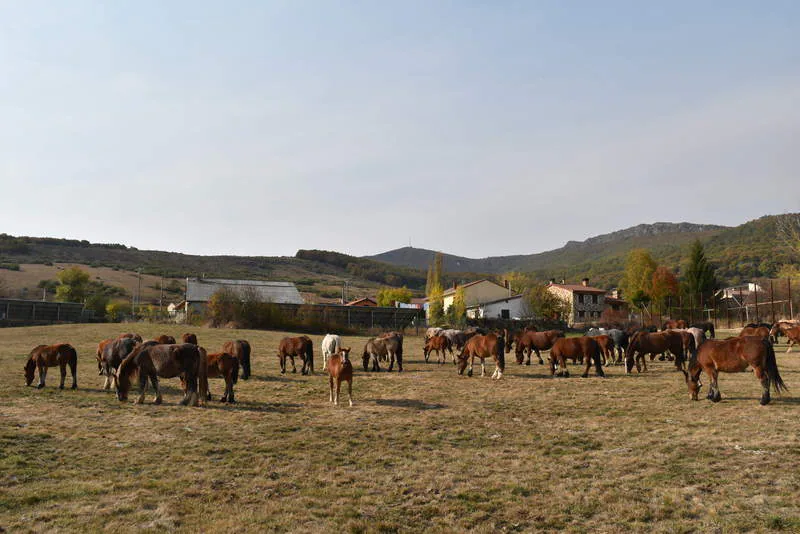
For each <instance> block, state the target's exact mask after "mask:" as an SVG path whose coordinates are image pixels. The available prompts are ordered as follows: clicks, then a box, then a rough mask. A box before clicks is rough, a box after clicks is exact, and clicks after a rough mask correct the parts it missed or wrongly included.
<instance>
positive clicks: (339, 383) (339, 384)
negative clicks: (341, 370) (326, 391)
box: [334, 378, 342, 406]
mask: <svg viewBox="0 0 800 534" xmlns="http://www.w3.org/2000/svg"><path fill="white" fill-rule="evenodd" d="M341 389H342V379H341V378H337V379H336V401H335V402H334V404H335V405H336V406H339V392H340V391H341Z"/></svg>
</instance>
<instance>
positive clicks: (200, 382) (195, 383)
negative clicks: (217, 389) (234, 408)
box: [115, 343, 208, 406]
mask: <svg viewBox="0 0 800 534" xmlns="http://www.w3.org/2000/svg"><path fill="white" fill-rule="evenodd" d="M206 370H207V365H206V363H205V359H204V358H203V355H202V354H201V353H200V348H199V347H198V346H197V345H192V344H191V343H184V344H181V345H162V344H156V345H147V344H142V345H138V346H137V347H136V349H134V351H133V352H132V353H130V354H129V355H128V357H127V358H125V359H124V360H122V363H121V364H120V366H119V369H117V374H116V379H115V385H116V390H117V398H118V399H119V400H120V401H126V400H128V392H129V391H130V389H131V378H132V377H133V376H134V375H136V374H138V378H139V397H138V398H137V399H136V404H142V403H143V402H144V393H145V389H146V388H147V381H148V380H150V383H151V384H152V385H153V389H155V392H156V396H155V398H154V399H153V403H154V404H161V389H160V388H159V386H158V379H159V377H161V378H176V377H181V378H182V382H184V384H185V388H184V396H183V400H181V404H182V405H184V406H186V405H191V406H197V405H198V404H199V399H200V398H202V399H205V398H206V387H207V385H208V377H207V376H206ZM198 389H199V395H198Z"/></svg>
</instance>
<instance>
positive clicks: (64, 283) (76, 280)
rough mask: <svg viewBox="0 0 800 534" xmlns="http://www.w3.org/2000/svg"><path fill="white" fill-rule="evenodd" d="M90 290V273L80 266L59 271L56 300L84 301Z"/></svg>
mask: <svg viewBox="0 0 800 534" xmlns="http://www.w3.org/2000/svg"><path fill="white" fill-rule="evenodd" d="M88 291H89V273H87V272H86V271H84V270H83V269H81V268H80V267H70V268H68V269H64V270H63V271H61V272H60V273H58V287H56V300H58V301H61V302H83V301H84V300H85V299H86V296H87V293H88Z"/></svg>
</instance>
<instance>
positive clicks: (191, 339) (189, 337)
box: [181, 334, 197, 345]
mask: <svg viewBox="0 0 800 534" xmlns="http://www.w3.org/2000/svg"><path fill="white" fill-rule="evenodd" d="M181 339H182V340H183V342H184V343H191V344H192V345H197V336H196V335H194V334H183V337H181Z"/></svg>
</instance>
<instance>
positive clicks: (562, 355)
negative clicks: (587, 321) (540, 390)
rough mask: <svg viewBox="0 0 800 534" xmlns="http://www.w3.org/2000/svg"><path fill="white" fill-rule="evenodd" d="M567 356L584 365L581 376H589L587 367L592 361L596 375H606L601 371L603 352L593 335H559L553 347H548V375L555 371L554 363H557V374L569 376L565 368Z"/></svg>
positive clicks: (552, 374)
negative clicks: (566, 336)
mask: <svg viewBox="0 0 800 534" xmlns="http://www.w3.org/2000/svg"><path fill="white" fill-rule="evenodd" d="M567 358H572V360H573V361H576V360H580V361H582V362H583V364H584V365H585V366H586V368H585V369H584V371H583V374H582V375H581V376H582V377H583V378H587V377H588V376H589V369H591V367H592V362H594V370H595V373H596V374H597V376H606V374H605V373H604V372H603V366H602V362H603V353H602V351H601V349H600V345H599V344H598V343H597V340H596V339H595V338H593V337H589V336H582V337H569V338H565V337H561V338H558V339H557V340H556V341H555V343H553V347H552V348H551V349H550V376H554V375H555V373H556V364H558V374H559V375H562V376H565V377H567V376H569V371H568V370H567Z"/></svg>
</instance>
